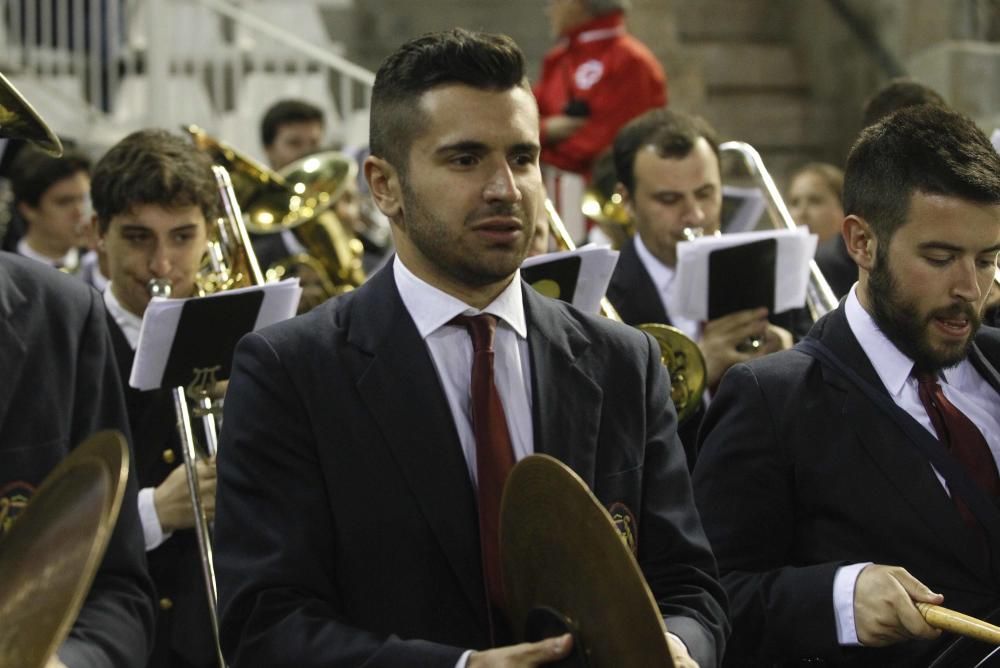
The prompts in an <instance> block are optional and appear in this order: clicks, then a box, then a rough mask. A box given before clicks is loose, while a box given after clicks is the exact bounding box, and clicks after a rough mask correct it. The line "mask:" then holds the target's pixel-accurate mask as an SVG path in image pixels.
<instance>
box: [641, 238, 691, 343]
mask: <svg viewBox="0 0 1000 668" xmlns="http://www.w3.org/2000/svg"><path fill="white" fill-rule="evenodd" d="M633 239H635V252H636V254H637V255H638V256H639V261H640V262H642V266H643V267H645V268H646V271H647V272H648V273H649V277H650V278H651V279H653V285H654V286H655V287H656V291H657V292H658V293H659V295H660V302H661V303H662V304H663V310H665V311H666V312H667V316H668V317H669V318H670V323H671V324H672V325H673V326H674V327H676V328H677V329H679V330H681V331H682V332H684V333H685V334H687V335H688V336H689V337H691V339H692V340H694V341H701V323H700V322H698V321H697V320H690V319H688V318H684V317H681V316H679V315H676V314H674V313H672V312H671V308H670V284H671V283H673V282H674V276H676V274H677V272H676V271H674V268H673V267H668V266H667V265H665V264H663V263H662V262H660V260H659V258H657V257H656V256H655V255H653V253H652V251H650V250H649V248H647V247H646V244H644V243H643V242H642V237H641V236H639V235H638V234H636V235H635V237H633Z"/></svg>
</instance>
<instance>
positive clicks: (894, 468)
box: [694, 307, 1000, 666]
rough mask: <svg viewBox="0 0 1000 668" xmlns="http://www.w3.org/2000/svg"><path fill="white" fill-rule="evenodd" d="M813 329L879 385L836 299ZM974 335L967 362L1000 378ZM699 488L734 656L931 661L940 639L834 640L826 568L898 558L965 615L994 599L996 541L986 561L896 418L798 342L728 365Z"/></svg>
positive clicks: (997, 381)
mask: <svg viewBox="0 0 1000 668" xmlns="http://www.w3.org/2000/svg"><path fill="white" fill-rule="evenodd" d="M813 335H814V336H816V337H817V338H819V339H820V340H821V341H822V342H823V343H825V344H826V345H827V346H828V347H829V348H830V349H831V350H832V351H833V352H834V353H835V354H836V355H837V356H838V357H839V358H840V359H841V360H843V361H844V362H845V363H847V364H848V365H849V366H850V367H851V368H853V369H854V370H855V371H857V372H858V373H859V374H860V375H861V376H863V377H864V378H865V379H867V380H868V381H870V382H872V383H874V384H875V385H876V387H882V386H881V382H880V380H879V378H878V375H877V374H876V372H875V369H874V368H873V367H872V365H871V363H870V362H869V361H868V358H867V357H866V356H865V354H864V352H863V351H862V349H861V346H860V345H859V344H858V342H857V339H855V337H854V335H853V333H852V332H851V330H850V327H849V326H848V324H847V318H846V316H845V315H844V311H843V307H841V308H839V309H838V310H836V311H833V312H832V313H830V314H829V315H828V316H826V317H825V318H824V319H822V320H820V321H819V322H818V323H817V324H816V327H815V328H814V330H813ZM976 341H977V343H976V347H974V348H973V350H972V353H971V359H972V360H973V362H974V363H975V365H976V367H977V368H978V369H979V370H980V372H981V373H982V374H983V375H984V377H986V378H987V379H988V380H989V382H990V383H991V384H992V385H993V386H994V387H997V388H1000V377H998V376H997V374H996V363H997V361H998V360H1000V332H998V331H997V330H992V329H987V328H984V329H982V330H981V331H980V334H979V335H978V337H977V339H976ZM987 360H989V362H987ZM694 484H695V496H696V499H697V501H698V508H699V510H700V511H701V514H702V519H703V521H704V525H705V531H706V533H708V536H709V538H710V539H711V542H712V546H713V548H714V549H715V553H716V556H717V558H718V560H719V567H720V570H721V571H722V574H723V583H724V584H725V586H726V590H727V593H728V594H729V596H730V600H731V604H732V614H733V636H732V639H731V642H730V645H729V655H728V656H727V663H729V664H731V665H737V666H743V665H751V664H752V663H753V662H754V661H755V660H760V661H761V662H762V663H764V662H767V663H770V662H773V661H790V660H793V659H797V658H799V657H814V656H819V657H823V658H826V659H827V660H828V661H830V662H831V663H833V664H836V665H852V666H854V665H857V666H860V665H871V666H890V665H898V666H919V665H925V664H926V663H927V657H928V655H929V653H933V652H934V651H936V647H935V646H934V645H935V644H934V643H927V642H909V643H903V644H900V645H895V646H893V647H891V648H887V649H884V650H879V649H871V648H864V649H862V648H854V649H841V648H839V647H838V645H837V639H836V629H835V623H834V611H833V578H834V574H835V572H836V570H837V568H838V567H840V566H842V565H845V564H849V563H861V562H868V561H871V562H874V563H879V564H891V565H900V566H903V567H905V568H906V569H907V570H909V571H910V572H911V573H912V574H913V575H914V576H915V577H917V578H918V579H919V580H921V581H922V582H924V583H925V584H927V585H928V586H929V587H930V588H931V589H932V590H934V591H936V592H939V593H941V594H943V595H944V604H945V605H946V606H948V607H951V608H955V609H958V610H960V611H963V612H966V613H968V614H977V615H981V614H984V613H986V612H987V611H989V610H991V609H992V608H993V607H995V605H996V604H997V603H1000V580H998V579H997V574H998V573H1000V541H998V543H997V545H994V546H993V551H992V554H993V560H992V561H991V562H988V561H987V559H986V558H985V555H983V551H982V550H981V547H980V545H978V544H977V536H976V534H975V533H974V532H973V531H971V530H970V529H969V528H968V527H967V526H966V525H965V524H964V523H963V521H962V519H961V516H960V515H959V514H958V511H957V510H956V508H955V505H954V504H953V503H952V501H951V499H950V498H949V497H948V495H947V493H946V492H945V490H944V488H943V487H942V485H941V483H939V482H938V480H937V478H936V477H935V475H934V473H933V470H932V469H931V467H930V464H929V463H928V461H927V460H926V458H925V457H924V456H923V455H922V454H921V453H920V451H919V450H918V449H917V447H916V446H915V445H914V444H912V443H911V442H910V441H909V440H908V439H907V438H906V437H905V435H904V433H903V432H902V430H901V428H900V427H899V426H898V425H897V424H896V423H895V422H894V421H892V420H891V419H890V418H888V417H886V416H884V415H883V414H882V413H881V412H880V411H879V409H878V408H877V407H875V406H874V405H872V404H871V402H869V401H868V400H867V399H866V398H865V396H864V395H863V394H861V393H860V391H858V390H856V389H855V388H854V387H853V386H852V385H851V384H850V383H849V381H846V380H844V379H843V378H841V377H840V376H839V375H838V374H837V373H836V372H833V371H829V370H827V369H825V368H824V367H822V366H821V365H820V364H819V363H818V362H817V361H815V360H814V359H813V358H812V357H809V356H808V355H806V354H804V353H802V352H799V351H797V350H791V351H786V352H781V353H776V354H774V355H770V356H768V357H765V358H762V359H760V360H755V361H753V362H751V363H750V364H740V365H737V366H734V367H733V368H732V369H730V371H729V373H728V374H727V375H726V377H725V379H724V380H723V382H722V385H721V388H720V390H719V393H718V395H717V396H716V397H715V398H714V400H713V401H712V404H711V406H710V407H709V410H708V415H707V416H706V418H705V422H704V424H703V428H702V451H701V457H700V459H699V461H698V465H697V468H696V470H695V476H694Z"/></svg>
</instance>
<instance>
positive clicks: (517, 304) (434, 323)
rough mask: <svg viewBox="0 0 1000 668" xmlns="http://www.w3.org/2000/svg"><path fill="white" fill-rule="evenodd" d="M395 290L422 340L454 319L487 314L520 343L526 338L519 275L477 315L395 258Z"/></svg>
mask: <svg viewBox="0 0 1000 668" xmlns="http://www.w3.org/2000/svg"><path fill="white" fill-rule="evenodd" d="M392 272H393V277H394V278H395V280H396V289H397V290H399V296H400V297H401V298H402V300H403V305H404V306H406V310H407V311H409V312H410V317H412V318H413V322H414V324H416V326H417V331H418V332H420V337H421V338H424V339H425V338H427V337H428V336H429V335H430V334H433V333H434V332H435V331H437V330H438V329H440V328H441V327H442V326H444V325H447V324H448V323H449V322H450V321H451V320H452V318H454V317H455V316H456V315H462V314H466V315H477V314H479V313H489V314H491V315H495V316H496V317H497V318H498V319H500V320H502V321H503V322H505V323H507V325H508V326H510V328H511V329H513V330H514V331H515V332H517V334H518V336H520V337H521V338H522V339H524V338H527V336H528V327H527V321H526V319H525V317H524V295H522V294H521V272H520V270H518V271H517V272H515V274H514V278H513V280H511V282H510V284H509V285H508V286H507V287H506V288H504V290H503V292H501V293H500V294H499V295H497V298H496V299H494V300H493V301H492V302H491V303H490V304H489V305H488V306H487V307H486V308H484V309H483V310H482V311H478V310H476V309H474V308H473V307H471V306H469V305H468V304H466V303H465V302H463V301H462V300H461V299H458V298H456V297H453V296H451V295H449V294H448V293H446V292H444V291H443V290H440V289H438V288H436V287H434V286H433V285H431V284H430V283H428V282H426V281H424V280H422V279H420V278H418V277H417V276H416V274H414V273H413V272H412V271H410V270H409V269H408V268H407V267H406V265H405V264H403V261H402V260H401V259H400V258H399V255H397V256H396V258H395V260H394V261H393V263H392Z"/></svg>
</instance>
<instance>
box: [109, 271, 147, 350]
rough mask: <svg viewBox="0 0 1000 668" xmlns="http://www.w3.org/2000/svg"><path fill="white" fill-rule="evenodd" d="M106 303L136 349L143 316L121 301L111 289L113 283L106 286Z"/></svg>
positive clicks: (111, 314)
mask: <svg viewBox="0 0 1000 668" xmlns="http://www.w3.org/2000/svg"><path fill="white" fill-rule="evenodd" d="M104 305H105V306H106V307H107V309H108V314H109V315H110V316H111V318H112V319H113V320H114V321H115V324H116V325H118V328H119V329H121V330H122V334H124V335H125V339H126V340H127V341H128V344H129V345H130V346H131V347H132V350H135V347H136V346H137V345H139V329H140V328H141V327H142V318H140V317H139V316H137V315H136V314H135V313H132V312H131V311H128V310H126V309H125V307H124V306H122V305H121V302H119V301H118V298H117V297H115V294H114V293H113V292H112V291H111V283H108V284H107V285H106V286H105V287H104Z"/></svg>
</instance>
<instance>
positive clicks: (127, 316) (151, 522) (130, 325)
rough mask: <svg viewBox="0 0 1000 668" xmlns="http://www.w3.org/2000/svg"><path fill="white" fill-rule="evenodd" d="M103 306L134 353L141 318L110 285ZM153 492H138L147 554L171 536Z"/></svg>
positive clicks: (153, 488) (105, 292)
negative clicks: (158, 512) (166, 529)
mask: <svg viewBox="0 0 1000 668" xmlns="http://www.w3.org/2000/svg"><path fill="white" fill-rule="evenodd" d="M104 305H105V306H106V307H107V309H108V313H109V314H110V315H111V318H112V319H113V320H114V321H115V324H117V325H118V328H119V329H121V330H122V334H124V335H125V339H126V340H127V341H128V344H129V346H131V347H132V350H133V351H134V350H135V347H136V346H137V345H138V344H139V328H140V327H142V318H140V317H139V316H137V315H136V314H134V313H132V312H131V311H127V310H126V309H125V307H124V306H122V305H121V303H120V302H119V301H118V299H117V298H116V297H115V295H114V293H112V292H111V284H110V283H108V284H107V286H105V288H104ZM133 446H134V447H139V445H138V444H137V443H134V444H133ZM155 490H156V488H155V487H144V488H142V489H140V490H139V520H140V521H141V522H142V536H143V538H144V539H145V543H146V551H147V552H149V551H150V550H152V549H155V548H157V547H159V546H160V545H162V544H163V541H165V540H166V539H168V538H170V536H171V535H172V534H170V533H166V534H165V533H163V525H161V524H160V517H159V515H157V514H156V504H155V503H154V502H153V492H154V491H155Z"/></svg>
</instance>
